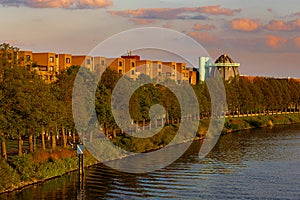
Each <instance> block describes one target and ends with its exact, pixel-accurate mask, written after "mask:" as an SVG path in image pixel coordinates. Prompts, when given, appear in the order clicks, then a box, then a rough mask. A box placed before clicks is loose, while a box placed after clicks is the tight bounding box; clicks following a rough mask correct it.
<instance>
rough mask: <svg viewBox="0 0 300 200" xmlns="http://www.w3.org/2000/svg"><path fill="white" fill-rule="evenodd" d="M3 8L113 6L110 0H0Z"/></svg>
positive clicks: (90, 7) (88, 7)
mask: <svg viewBox="0 0 300 200" xmlns="http://www.w3.org/2000/svg"><path fill="white" fill-rule="evenodd" d="M0 4H2V5H3V6H26V7H30V8H68V9H95V8H104V7H108V6H111V5H113V2H112V0H0Z"/></svg>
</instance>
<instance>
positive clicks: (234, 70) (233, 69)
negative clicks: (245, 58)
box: [215, 54, 240, 81]
mask: <svg viewBox="0 0 300 200" xmlns="http://www.w3.org/2000/svg"><path fill="white" fill-rule="evenodd" d="M239 66H240V63H236V62H234V61H233V60H232V59H231V58H230V57H229V56H228V55H227V54H223V55H221V56H220V57H219V58H218V59H217V60H216V61H215V68H216V69H218V71H219V73H220V74H221V77H222V78H223V79H224V80H225V81H227V80H230V79H232V78H236V77H239V70H238V67H239Z"/></svg>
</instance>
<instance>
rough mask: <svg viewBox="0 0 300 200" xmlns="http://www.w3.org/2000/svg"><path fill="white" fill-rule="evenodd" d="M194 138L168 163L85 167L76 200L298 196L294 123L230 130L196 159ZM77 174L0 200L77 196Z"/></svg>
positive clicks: (299, 153)
mask: <svg viewBox="0 0 300 200" xmlns="http://www.w3.org/2000/svg"><path fill="white" fill-rule="evenodd" d="M200 146H201V142H200V141H195V142H194V143H193V144H192V146H191V147H190V148H189V149H188V151H187V152H186V153H185V154H184V155H183V156H181V158H179V159H178V160H177V161H176V162H174V163H173V164H171V165H169V166H167V167H165V168H163V169H161V170H158V171H155V172H151V173H147V174H142V175H133V174H125V173H120V172H117V171H114V170H112V169H109V168H107V167H105V166H103V165H102V164H99V165H95V166H93V167H90V168H88V169H87V170H86V181H85V190H84V194H82V193H81V195H82V196H84V197H82V196H81V197H82V199H114V198H115V199H163V198H165V199H300V125H289V126H282V127H276V128H262V129H253V130H247V131H241V132H236V133H232V134H228V135H224V136H222V137H221V138H220V140H219V142H218V143H217V145H216V146H215V147H214V149H213V150H212V151H211V153H210V154H209V155H208V156H207V157H206V158H205V159H203V160H199V158H198V156H197V153H198V152H199V148H200ZM77 180H78V177H77V173H76V172H73V173H69V174H67V175H65V176H63V177H60V178H56V179H52V180H49V181H46V182H44V183H41V184H36V185H33V186H30V187H27V188H25V189H23V190H21V191H15V192H12V193H8V194H3V195H0V199H41V200H42V199H51V200H52V199H66V200H67V199H78V198H79V196H80V193H79V192H78V190H77Z"/></svg>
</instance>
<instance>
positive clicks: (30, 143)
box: [28, 134, 33, 153]
mask: <svg viewBox="0 0 300 200" xmlns="http://www.w3.org/2000/svg"><path fill="white" fill-rule="evenodd" d="M28 140H29V151H30V153H33V136H32V134H30V135H29V138H28Z"/></svg>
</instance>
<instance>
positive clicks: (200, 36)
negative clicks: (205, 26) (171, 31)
mask: <svg viewBox="0 0 300 200" xmlns="http://www.w3.org/2000/svg"><path fill="white" fill-rule="evenodd" d="M188 35H189V36H190V37H192V38H194V39H195V40H197V41H198V42H203V43H213V42H215V41H217V37H215V36H213V35H211V34H209V33H207V32H194V31H192V32H190V33H189V34H188Z"/></svg>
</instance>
